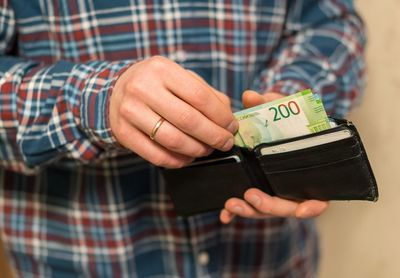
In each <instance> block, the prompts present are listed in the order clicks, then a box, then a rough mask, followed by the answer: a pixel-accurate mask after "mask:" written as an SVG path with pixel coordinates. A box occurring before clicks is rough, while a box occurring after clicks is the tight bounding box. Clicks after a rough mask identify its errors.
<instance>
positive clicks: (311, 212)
mask: <svg viewBox="0 0 400 278" xmlns="http://www.w3.org/2000/svg"><path fill="white" fill-rule="evenodd" d="M0 3H1V6H0V17H1V21H0V37H1V44H0V53H1V55H2V56H1V58H0V74H1V75H0V78H1V79H0V91H1V95H0V107H1V108H0V116H1V118H0V135H1V136H0V155H1V157H0V158H1V160H0V163H1V164H0V165H1V170H0V171H1V172H0V220H1V221H0V228H1V232H2V238H3V240H4V242H5V245H6V247H7V249H8V252H9V255H10V258H11V262H12V265H13V267H14V269H15V272H16V273H17V274H18V275H19V276H21V277H30V276H38V277H47V276H49V277H50V276H54V277H76V276H92V277H313V276H315V275H316V265H317V258H318V251H317V238H316V232H315V228H314V224H313V222H312V220H301V219H300V218H306V217H312V216H316V215H318V214H320V213H322V212H323V210H324V209H325V208H326V205H327V204H326V203H324V202H320V201H313V200H310V201H305V202H302V203H295V202H292V201H287V200H283V199H279V198H273V197H270V196H268V195H266V194H264V193H263V192H261V191H259V190H257V189H250V190H249V191H248V192H246V194H245V196H243V199H230V200H228V201H227V202H226V205H225V208H224V209H223V210H222V211H221V212H210V213H204V214H199V215H196V216H194V217H189V218H181V217H177V216H176V214H175V212H174V208H173V206H172V204H171V202H170V199H169V196H168V193H167V192H166V189H165V185H164V183H163V181H162V178H161V177H160V175H159V171H158V168H157V167H155V166H154V165H156V166H162V167H170V168H175V167H182V166H184V165H187V164H188V163H190V162H191V161H192V160H193V159H194V158H196V157H200V156H205V155H207V154H209V153H210V152H212V150H214V149H219V150H229V149H230V148H231V147H232V144H233V140H232V139H233V134H234V133H235V132H236V130H237V128H238V126H237V122H236V121H235V120H234V117H233V115H232V111H231V110H230V104H229V100H228V98H227V97H226V96H225V94H226V95H227V96H229V97H230V98H232V99H234V100H240V99H241V98H242V93H243V91H245V90H246V89H253V90H255V91H257V92H260V93H261V95H259V94H256V93H255V92H251V91H248V92H246V93H245V94H243V104H244V106H245V107H249V106H253V105H256V104H260V103H263V102H265V101H269V100H271V99H275V98H277V97H280V96H282V95H287V94H292V93H295V92H297V91H299V90H302V89H305V88H312V89H313V90H314V91H316V92H317V93H319V94H321V96H322V98H323V100H324V103H325V107H326V109H327V111H328V113H329V114H331V115H334V116H343V115H344V114H345V113H346V112H347V111H348V110H349V108H350V107H351V105H352V104H353V101H354V100H355V99H356V97H357V96H358V95H359V94H360V91H361V88H362V85H363V81H362V75H363V60H362V52H363V46H364V36H363V28H362V23H361V21H360V19H359V18H358V16H357V15H356V13H355V11H354V7H353V4H352V1H345V0H340V1H333V0H321V1H316V0H314V1H311V0H310V1H299V0H297V1H272V0H271V1H127V0H115V1H97V0H89V1H60V0H57V1H44V0H32V1H23V0H1V1H0ZM235 215H237V216H240V217H235ZM221 222H222V223H221ZM223 223H224V224H223ZM226 223H229V224H226Z"/></svg>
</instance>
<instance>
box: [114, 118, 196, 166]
mask: <svg viewBox="0 0 400 278" xmlns="http://www.w3.org/2000/svg"><path fill="white" fill-rule="evenodd" d="M119 129H120V130H119V131H118V132H119V134H120V135H121V137H122V138H123V140H120V141H119V143H120V144H121V145H123V146H124V147H126V148H128V149H131V150H135V153H136V154H137V155H139V156H141V157H142V158H144V159H146V160H147V161H149V162H151V163H152V164H154V165H156V166H162V167H166V168H180V167H183V166H186V165H187V164H189V163H190V162H192V161H193V158H192V157H189V156H185V155H182V154H178V153H175V152H173V151H170V150H168V149H166V148H164V147H162V146H161V145H159V144H157V143H156V142H153V141H152V140H150V138H149V136H148V135H147V134H144V133H143V132H141V131H140V130H138V129H136V128H134V127H133V126H132V125H131V124H130V123H128V122H126V121H125V120H124V119H120V122H119Z"/></svg>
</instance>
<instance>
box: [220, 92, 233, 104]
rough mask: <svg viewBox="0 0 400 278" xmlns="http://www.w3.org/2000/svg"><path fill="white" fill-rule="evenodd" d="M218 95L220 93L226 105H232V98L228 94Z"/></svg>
mask: <svg viewBox="0 0 400 278" xmlns="http://www.w3.org/2000/svg"><path fill="white" fill-rule="evenodd" d="M218 95H219V97H220V99H221V101H222V102H223V103H224V104H225V105H227V106H230V105H231V100H230V98H229V97H228V96H227V95H225V94H222V93H218Z"/></svg>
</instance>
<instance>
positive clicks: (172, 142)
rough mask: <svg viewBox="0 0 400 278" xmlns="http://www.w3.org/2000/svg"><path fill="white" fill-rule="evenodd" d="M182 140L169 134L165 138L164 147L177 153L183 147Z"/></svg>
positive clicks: (173, 134) (176, 135)
mask: <svg viewBox="0 0 400 278" xmlns="http://www.w3.org/2000/svg"><path fill="white" fill-rule="evenodd" d="M184 143H185V142H184V139H183V138H182V136H179V135H178V134H176V133H169V134H168V135H167V136H166V138H165V146H166V147H167V149H170V150H172V151H178V150H180V149H181V148H182V146H183V145H184Z"/></svg>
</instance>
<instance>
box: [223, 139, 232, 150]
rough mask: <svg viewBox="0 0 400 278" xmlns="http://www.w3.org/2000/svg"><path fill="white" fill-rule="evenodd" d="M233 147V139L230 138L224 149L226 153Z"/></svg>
mask: <svg viewBox="0 0 400 278" xmlns="http://www.w3.org/2000/svg"><path fill="white" fill-rule="evenodd" d="M232 147H233V138H229V139H228V141H226V143H225V145H224V146H223V147H222V149H223V150H224V151H229V150H230V149H231V148H232Z"/></svg>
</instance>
